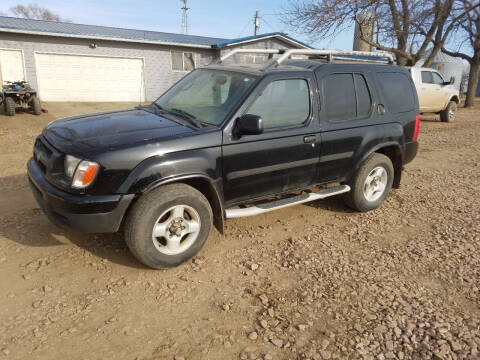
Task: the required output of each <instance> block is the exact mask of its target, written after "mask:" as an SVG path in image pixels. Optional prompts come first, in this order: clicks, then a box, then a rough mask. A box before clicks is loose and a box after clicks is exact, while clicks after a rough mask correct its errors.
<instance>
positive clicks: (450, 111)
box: [440, 101, 457, 122]
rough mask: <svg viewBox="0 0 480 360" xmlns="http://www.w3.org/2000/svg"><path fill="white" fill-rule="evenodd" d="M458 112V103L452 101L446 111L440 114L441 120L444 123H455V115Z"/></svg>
mask: <svg viewBox="0 0 480 360" xmlns="http://www.w3.org/2000/svg"><path fill="white" fill-rule="evenodd" d="M456 112H457V103H456V102H455V101H450V102H449V103H448V105H447V107H446V108H445V110H443V111H441V112H440V120H441V121H442V122H453V120H455V113H456Z"/></svg>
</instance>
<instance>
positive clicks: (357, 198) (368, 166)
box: [344, 153, 394, 212]
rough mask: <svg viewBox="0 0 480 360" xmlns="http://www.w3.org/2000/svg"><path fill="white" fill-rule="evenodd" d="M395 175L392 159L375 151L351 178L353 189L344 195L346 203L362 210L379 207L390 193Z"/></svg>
mask: <svg viewBox="0 0 480 360" xmlns="http://www.w3.org/2000/svg"><path fill="white" fill-rule="evenodd" d="M393 175H394V170H393V165H392V161H391V160H390V159H389V158H388V157H387V156H385V155H382V154H378V153H373V154H372V155H370V156H369V157H368V158H367V159H366V160H365V161H364V162H363V164H362V165H361V166H360V168H359V169H358V170H357V172H356V173H355V175H354V176H353V178H352V179H351V181H350V183H349V185H350V187H351V190H350V192H348V193H346V194H345V195H344V200H345V203H346V204H347V205H348V206H349V207H351V208H352V209H354V210H357V211H360V212H366V211H370V210H373V209H376V208H378V207H379V206H380V205H381V204H382V202H383V201H384V200H385V199H386V198H387V196H388V194H389V193H390V189H391V188H392V183H393Z"/></svg>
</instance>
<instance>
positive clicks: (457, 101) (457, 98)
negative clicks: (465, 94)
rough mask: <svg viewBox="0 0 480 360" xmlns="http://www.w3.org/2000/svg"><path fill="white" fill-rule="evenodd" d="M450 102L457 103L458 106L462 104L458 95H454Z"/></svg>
mask: <svg viewBox="0 0 480 360" xmlns="http://www.w3.org/2000/svg"><path fill="white" fill-rule="evenodd" d="M450 101H453V102H456V103H457V105H458V104H459V103H460V98H459V97H458V96H457V95H453V96H452V97H451V98H450V100H449V101H448V102H450ZM447 105H448V103H447Z"/></svg>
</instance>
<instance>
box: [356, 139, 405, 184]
mask: <svg viewBox="0 0 480 360" xmlns="http://www.w3.org/2000/svg"><path fill="white" fill-rule="evenodd" d="M392 146H393V147H395V148H397V149H398V150H399V152H400V161H399V163H398V164H395V163H394V164H393V170H394V179H393V187H394V188H398V187H400V181H401V178H402V170H403V153H404V149H403V147H402V145H401V144H399V143H398V142H395V141H387V142H383V143H380V144H377V145H375V146H373V147H372V148H371V149H370V150H369V151H367V152H365V154H364V155H363V157H362V158H361V160H360V161H359V162H358V163H357V166H356V167H355V169H354V171H353V172H352V174H355V173H356V172H357V171H358V169H359V168H360V166H361V165H362V164H363V163H364V162H365V160H366V159H367V158H368V157H369V156H371V155H372V154H373V153H375V152H378V150H380V149H383V148H386V147H392Z"/></svg>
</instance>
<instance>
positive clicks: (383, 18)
mask: <svg viewBox="0 0 480 360" xmlns="http://www.w3.org/2000/svg"><path fill="white" fill-rule="evenodd" d="M465 1H470V0H465ZM465 1H464V0H290V3H289V7H288V10H287V11H286V12H285V14H284V16H283V18H282V20H283V21H284V22H285V23H286V24H287V25H289V26H290V27H292V28H295V30H296V31H299V30H300V31H301V32H303V33H305V34H307V35H308V36H309V37H310V38H311V40H319V39H327V38H332V37H335V36H336V35H337V34H338V33H339V32H341V31H344V30H346V29H350V28H351V26H352V25H353V24H358V28H359V29H360V38H361V40H363V41H364V42H365V43H367V44H369V45H370V46H373V47H375V48H376V49H378V50H382V51H389V52H392V53H394V54H395V55H396V57H397V63H398V64H399V65H414V64H415V63H416V62H418V61H419V60H420V59H421V58H423V57H424V56H425V54H426V53H427V49H428V48H429V47H431V46H432V44H433V51H431V52H430V53H429V54H430V55H429V56H428V57H427V59H426V61H427V63H430V62H431V61H433V59H434V57H435V55H436V54H437V53H438V52H439V51H440V50H441V48H442V46H443V45H444V44H445V43H446V42H447V41H448V39H449V36H450V34H451V32H452V31H453V30H454V29H455V26H456V24H458V23H460V22H461V20H462V19H464V18H465V16H466V14H467V12H468V9H467V8H466V7H465V6H464V3H465ZM475 1H477V3H478V0H475ZM477 3H476V4H471V6H470V8H472V7H478V4H477ZM362 14H363V15H365V14H370V15H371V16H361V15H362ZM372 17H373V22H374V27H375V31H376V34H375V37H374V36H372V34H371V32H369V33H368V34H366V33H364V32H363V31H362V26H361V25H362V21H372ZM362 19H363V20H362Z"/></svg>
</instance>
